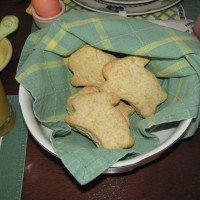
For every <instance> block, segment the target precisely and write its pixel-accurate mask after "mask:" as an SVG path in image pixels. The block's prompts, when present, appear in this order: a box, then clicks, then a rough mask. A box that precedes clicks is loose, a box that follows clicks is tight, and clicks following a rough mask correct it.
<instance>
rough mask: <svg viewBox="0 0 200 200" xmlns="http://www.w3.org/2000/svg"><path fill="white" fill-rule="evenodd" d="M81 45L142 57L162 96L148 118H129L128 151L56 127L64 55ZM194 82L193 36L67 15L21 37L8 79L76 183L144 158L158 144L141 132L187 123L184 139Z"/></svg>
mask: <svg viewBox="0 0 200 200" xmlns="http://www.w3.org/2000/svg"><path fill="white" fill-rule="evenodd" d="M85 44H90V45H92V46H94V47H97V48H99V49H102V50H106V51H110V52H115V53H121V54H125V55H139V56H147V57H150V58H151V62H150V63H149V64H148V65H147V67H146V68H147V69H148V70H150V71H152V72H153V73H154V74H155V75H156V76H157V78H158V80H159V81H160V84H161V86H162V88H163V89H164V90H165V91H167V93H168V98H167V100H166V101H165V102H164V103H163V104H161V105H160V106H158V108H157V112H156V114H155V115H152V116H151V117H149V118H147V119H142V118H140V117H139V116H138V115H137V114H134V115H133V116H132V117H131V132H132V134H133V136H134V138H135V140H136V142H135V145H134V146H133V147H132V148H130V149H120V150H108V149H98V148H96V146H95V145H94V144H93V142H91V141H90V140H89V139H88V138H86V137H84V136H82V135H81V134H79V133H76V132H74V131H72V130H71V128H70V127H69V126H68V125H67V124H66V123H65V122H64V118H65V116H66V114H67V111H66V108H65V105H66V104H65V102H66V99H67V97H68V96H69V95H71V94H72V93H74V92H75V91H76V90H77V88H74V87H72V85H71V84H70V78H71V77H72V73H71V72H70V71H69V70H68V67H67V57H68V56H69V55H70V54H71V53H73V52H74V51H76V50H77V49H79V48H81V47H83V46H84V45H85ZM199 76H200V45H199V42H198V41H197V39H196V38H195V37H193V36H191V35H189V34H187V33H184V32H180V31H177V30H174V29H170V28H165V27H161V26H158V25H155V24H152V23H150V22H147V21H144V20H137V19H134V18H125V17H120V16H112V15H107V14H101V13H94V12H87V11H71V12H68V13H66V14H64V15H63V16H61V17H60V18H58V20H56V21H55V22H54V23H52V24H51V25H50V26H48V27H47V28H44V29H41V30H39V31H36V32H34V33H32V34H31V35H30V36H29V37H28V39H27V41H26V43H25V46H24V49H23V52H22V55H21V58H20V62H19V65H18V70H17V74H16V79H17V81H18V82H19V83H20V84H21V85H23V86H24V87H25V88H26V89H27V90H28V91H30V92H31V94H32V96H33V98H34V103H33V108H34V114H35V116H36V117H37V119H38V120H39V121H40V122H41V123H42V124H43V125H45V126H48V127H49V128H51V129H52V130H53V134H52V137H51V143H52V146H53V148H54V149H55V151H56V153H57V155H58V157H59V158H60V159H61V160H62V162H63V163H64V165H65V166H66V168H67V169H68V170H69V171H70V172H71V173H72V175H73V176H74V177H75V178H76V180H77V181H78V182H79V183H80V184H82V185H84V184H86V183H88V182H90V181H91V180H93V179H94V178H96V177H97V176H98V175H100V174H101V173H102V172H104V170H106V169H107V168H108V167H110V166H112V165H113V164H114V163H116V162H117V161H118V160H120V159H122V158H123V157H124V156H126V155H127V154H131V153H133V154H134V153H144V152H147V151H149V150H151V149H153V148H155V147H156V146H158V145H159V140H158V138H157V137H155V136H153V135H152V134H151V132H147V129H150V128H151V127H153V126H157V125H160V124H164V123H169V122H173V121H177V122H179V121H182V120H185V119H189V118H193V121H192V123H191V124H190V127H189V128H188V130H187V132H186V134H185V137H191V136H192V135H193V134H194V133H195V131H196V129H197V127H198V124H199V120H200V115H199V100H200V97H199V95H200V85H199V80H200V77H199Z"/></svg>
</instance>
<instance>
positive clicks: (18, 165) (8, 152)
mask: <svg viewBox="0 0 200 200" xmlns="http://www.w3.org/2000/svg"><path fill="white" fill-rule="evenodd" d="M8 100H9V102H10V103H11V104H12V106H13V108H14V110H15V114H16V121H15V125H14V127H13V128H12V129H11V131H10V132H9V133H8V134H7V135H5V136H3V137H1V139H0V140H1V142H0V180H1V181H0V199H2V200H3V199H5V200H13V199H15V200H20V199H21V191H22V183H23V177H24V164H25V156H26V143H27V135H28V130H27V128H26V125H25V122H24V119H23V116H22V113H21V109H20V105H19V99H18V96H8Z"/></svg>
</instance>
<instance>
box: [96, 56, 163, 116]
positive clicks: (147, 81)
mask: <svg viewBox="0 0 200 200" xmlns="http://www.w3.org/2000/svg"><path fill="white" fill-rule="evenodd" d="M148 62H149V59H148V58H141V57H137V56H128V57H125V58H121V59H116V60H113V61H111V62H109V63H108V64H106V65H105V66H104V68H103V75H104V77H105V79H106V82H105V83H104V84H103V85H102V86H101V87H100V91H106V92H110V93H114V94H116V95H117V96H118V97H119V98H120V99H122V100H124V101H126V102H128V103H129V104H130V105H131V106H132V107H133V108H134V109H135V111H136V112H137V113H138V114H140V115H141V116H142V117H144V118H146V117H149V116H151V115H152V114H154V113H155V111H156V107H157V106H158V105H159V104H161V103H162V102H163V101H165V100H166V98H167V94H166V92H164V91H163V90H162V88H161V86H160V84H159V82H158V80H157V78H156V77H155V75H154V74H153V73H151V72H150V71H148V70H146V69H145V68H144V66H145V65H146V64H147V63H148Z"/></svg>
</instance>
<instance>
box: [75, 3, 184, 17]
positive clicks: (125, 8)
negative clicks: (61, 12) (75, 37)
mask: <svg viewBox="0 0 200 200" xmlns="http://www.w3.org/2000/svg"><path fill="white" fill-rule="evenodd" d="M72 1H74V2H75V3H77V4H78V5H80V6H82V7H84V8H87V9H89V10H93V11H97V12H101V13H108V14H114V15H123V16H129V15H132V16H134V15H144V14H150V13H154V12H159V11H162V10H164V9H167V8H170V7H172V6H174V5H176V4H177V3H179V2H180V1H181V0H157V1H153V2H150V3H148V4H136V5H134V4H133V5H127V4H126V5H122V4H121V5H117V4H112V3H109V2H105V1H102V0H72Z"/></svg>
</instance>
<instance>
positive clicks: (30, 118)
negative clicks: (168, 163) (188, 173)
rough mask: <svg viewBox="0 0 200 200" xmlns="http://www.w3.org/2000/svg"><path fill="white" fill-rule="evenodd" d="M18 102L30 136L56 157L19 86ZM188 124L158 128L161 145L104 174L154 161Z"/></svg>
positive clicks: (121, 162) (27, 94)
mask: <svg viewBox="0 0 200 200" xmlns="http://www.w3.org/2000/svg"><path fill="white" fill-rule="evenodd" d="M19 102H20V106H21V109H22V113H23V117H24V119H25V122H26V125H27V127H28V129H29V130H30V132H31V134H32V136H33V137H34V138H35V140H36V141H37V142H38V143H39V144H40V145H41V146H42V147H43V148H44V149H46V150H47V151H48V152H50V153H52V154H53V155H55V156H56V154H55V151H54V150H53V148H52V146H51V142H50V140H49V136H50V134H51V133H52V131H51V130H50V129H48V128H46V127H44V126H42V125H41V124H40V123H39V122H38V121H37V119H36V118H35V116H34V113H33V108H32V107H33V98H32V96H31V94H30V93H29V92H28V91H27V90H26V89H24V88H23V86H21V85H20V88H19ZM190 122H191V119H187V120H184V121H182V122H180V123H179V124H177V123H170V124H166V125H164V126H160V127H159V129H157V130H155V131H154V132H153V133H154V134H155V135H157V136H158V138H159V140H160V143H161V144H160V145H159V146H158V147H156V148H155V149H153V150H151V151H149V152H147V153H144V154H141V155H138V156H136V157H134V158H131V159H127V160H122V161H118V162H117V163H115V164H114V165H113V166H111V167H110V168H109V169H107V170H106V171H105V172H104V173H122V172H126V171H131V170H133V169H134V168H136V167H138V166H141V165H144V164H146V163H149V162H150V161H152V160H154V159H156V158H157V157H159V156H160V155H161V154H162V153H163V152H164V151H166V150H167V149H168V148H169V147H170V146H172V145H173V144H174V143H175V142H177V141H178V140H179V139H180V138H181V137H182V136H183V135H184V132H185V130H186V129H187V127H188V126H189V124H190Z"/></svg>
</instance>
